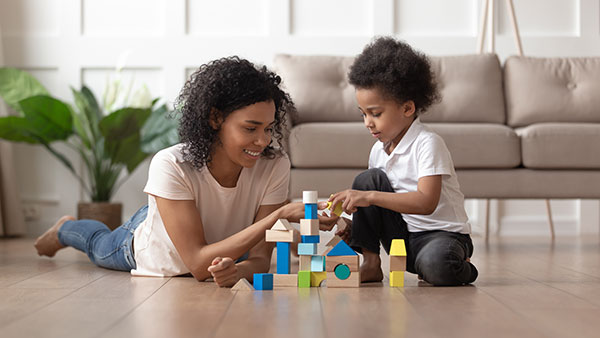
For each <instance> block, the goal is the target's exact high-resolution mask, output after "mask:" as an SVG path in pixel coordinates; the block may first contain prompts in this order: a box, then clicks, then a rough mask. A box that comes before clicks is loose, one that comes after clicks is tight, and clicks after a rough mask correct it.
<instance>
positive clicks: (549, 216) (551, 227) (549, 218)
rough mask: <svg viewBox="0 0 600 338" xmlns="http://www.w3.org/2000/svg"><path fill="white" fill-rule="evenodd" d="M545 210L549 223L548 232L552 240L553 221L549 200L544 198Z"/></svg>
mask: <svg viewBox="0 0 600 338" xmlns="http://www.w3.org/2000/svg"><path fill="white" fill-rule="evenodd" d="M546 212H547V214H548V223H550V234H551V235H552V240H554V237H555V236H554V222H553V221H552V209H551V208H550V200H549V199H548V198H546Z"/></svg>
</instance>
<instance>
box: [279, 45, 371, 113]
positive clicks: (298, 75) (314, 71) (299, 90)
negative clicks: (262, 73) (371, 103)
mask: <svg viewBox="0 0 600 338" xmlns="http://www.w3.org/2000/svg"><path fill="white" fill-rule="evenodd" d="M353 61H354V58H352V57H337V56H306V55H284V54H280V55H276V56H275V71H276V72H277V73H278V74H279V75H280V76H281V77H282V79H283V82H282V83H283V86H284V88H285V89H286V90H287V91H288V93H289V94H290V96H291V98H292V100H293V101H294V103H295V104H296V108H297V110H298V114H297V116H296V117H295V118H294V119H293V121H292V122H293V124H300V123H306V122H349V121H355V122H359V121H362V115H361V114H360V112H359V110H358V108H357V107H358V105H357V103H356V97H355V96H354V87H352V86H350V85H349V84H348V74H347V73H348V69H349V68H350V65H351V64H352V62H353Z"/></svg>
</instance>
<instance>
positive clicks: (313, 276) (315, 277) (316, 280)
mask: <svg viewBox="0 0 600 338" xmlns="http://www.w3.org/2000/svg"><path fill="white" fill-rule="evenodd" d="M326 279H327V272H325V271H321V272H314V271H311V272H310V286H312V287H319V286H321V283H322V282H323V281H324V280H326Z"/></svg>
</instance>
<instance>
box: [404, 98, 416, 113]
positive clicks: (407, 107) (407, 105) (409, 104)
mask: <svg viewBox="0 0 600 338" xmlns="http://www.w3.org/2000/svg"><path fill="white" fill-rule="evenodd" d="M416 110H417V108H416V107H415V102H414V101H413V100H408V101H406V102H404V103H403V104H402V112H403V113H404V116H405V117H411V116H413V115H414V114H415V111H416Z"/></svg>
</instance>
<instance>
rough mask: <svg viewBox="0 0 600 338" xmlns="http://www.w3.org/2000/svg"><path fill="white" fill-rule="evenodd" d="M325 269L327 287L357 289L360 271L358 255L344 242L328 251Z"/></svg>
mask: <svg viewBox="0 0 600 338" xmlns="http://www.w3.org/2000/svg"><path fill="white" fill-rule="evenodd" d="M325 269H326V272H328V275H327V287H328V288H329V287H334V288H335V287H359V286H360V271H359V269H358V254H357V253H356V252H354V250H352V248H351V247H350V246H348V244H346V242H344V241H338V242H337V244H336V245H335V246H334V247H333V248H331V250H329V252H328V253H327V256H326V262H325Z"/></svg>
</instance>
